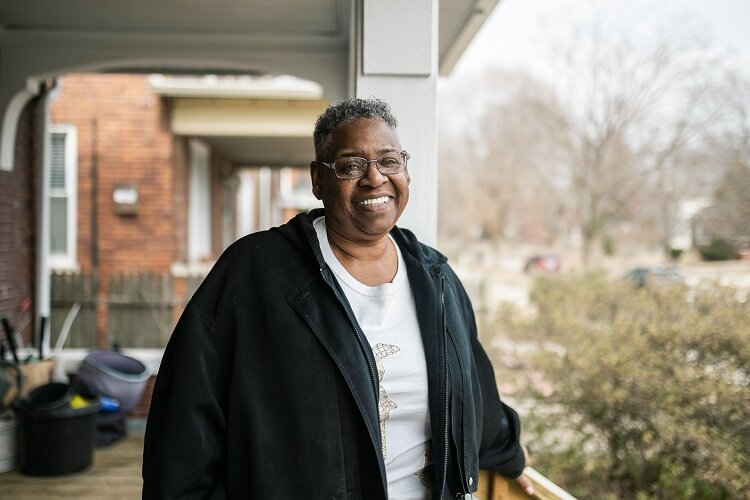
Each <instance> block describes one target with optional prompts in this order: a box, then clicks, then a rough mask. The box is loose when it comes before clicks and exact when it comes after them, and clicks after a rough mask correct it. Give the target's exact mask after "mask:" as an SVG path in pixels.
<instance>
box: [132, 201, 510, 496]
mask: <svg viewBox="0 0 750 500" xmlns="http://www.w3.org/2000/svg"><path fill="white" fill-rule="evenodd" d="M321 215H323V211H322V210H315V211H313V212H311V213H309V214H300V215H298V216H297V217H295V218H294V219H293V220H292V221H290V222H289V223H288V224H285V225H283V226H280V227H278V228H274V229H271V230H269V231H264V232H260V233H255V234H252V235H249V236H246V237H244V238H242V239H240V240H239V241H237V242H236V243H234V244H233V245H232V246H231V247H230V248H228V249H227V250H226V251H225V252H224V254H223V255H222V256H221V258H220V259H219V260H218V262H217V263H216V264H215V266H214V267H213V269H212V270H211V272H210V273H209V275H208V276H207V277H206V279H205V280H204V282H203V284H202V285H201V286H200V288H199V289H198V291H197V292H196V293H195V295H194V296H193V297H192V299H191V300H190V303H189V304H188V305H187V307H186V309H185V311H184V313H183V315H182V317H181V318H180V321H179V323H178V324H177V327H176V328H175V331H174V333H173V334H172V337H171V339H170V341H169V344H168V345H167V348H166V350H165V352H164V357H163V360H162V364H161V368H160V370H159V375H158V377H157V380H156V385H155V387H154V392H153V397H152V401H151V410H150V413H149V417H148V424H147V428H146V437H145V449H144V456H143V480H144V483H143V498H144V499H156V498H159V499H162V498H215V499H219V498H233V499H250V498H272V499H326V500H330V499H341V500H344V499H347V500H348V499H368V500H369V499H386V498H387V493H386V490H387V487H386V478H385V465H384V463H383V460H382V456H381V454H380V435H379V422H378V412H377V395H378V378H377V373H376V367H375V359H374V357H373V355H372V351H371V350H370V348H369V346H368V344H367V340H366V339H365V337H364V334H363V332H362V331H361V329H360V327H359V325H358V324H357V322H356V320H355V318H354V315H353V313H352V311H351V308H350V307H349V304H348V302H347V301H346V298H345V296H344V294H343V292H342V290H341V288H340V287H339V285H338V283H337V281H336V279H335V278H334V276H333V273H332V272H331V271H330V269H329V268H328V266H326V264H325V262H324V260H323V257H322V255H321V252H320V248H319V245H318V240H317V237H316V235H315V230H314V228H313V226H312V222H313V220H315V218H317V217H319V216H321ZM391 234H392V236H393V237H394V239H395V240H396V242H397V243H398V245H399V247H400V249H401V252H402V254H403V257H404V261H405V265H406V270H407V275H408V277H409V282H410V285H411V289H412V292H413V294H414V299H415V303H416V310H417V316H418V320H419V326H420V330H421V334H422V339H423V343H424V351H425V357H426V361H427V369H428V384H429V393H428V396H429V406H430V421H431V433H432V453H433V463H434V489H433V497H434V498H455V495H456V494H457V493H468V492H470V491H475V490H476V487H477V476H478V470H479V468H480V467H481V468H483V469H490V470H494V471H497V472H500V473H502V474H504V475H506V476H508V477H517V476H518V475H520V474H521V472H522V470H523V465H524V459H523V453H522V451H521V448H520V445H519V422H518V417H517V415H516V413H515V411H513V410H512V409H511V408H510V407H508V406H506V405H505V404H504V403H502V402H501V401H500V398H499V396H498V393H497V389H496V385H495V377H494V373H493V370H492V366H491V365H490V362H489V360H488V358H487V355H486V354H485V352H484V350H483V349H482V347H481V346H480V345H479V342H478V341H477V331H476V325H475V321H474V314H473V311H472V307H471V303H470V301H469V298H468V296H467V294H466V292H465V290H464V288H463V286H462V285H461V283H460V281H459V280H458V278H457V277H456V275H455V274H454V273H453V271H452V270H451V268H450V266H448V265H447V263H446V258H445V257H444V256H443V255H442V254H440V253H439V252H437V251H435V250H434V249H432V248H430V247H428V246H426V245H423V244H421V243H420V242H419V241H417V239H416V238H415V236H414V235H413V234H412V233H411V232H409V231H407V230H403V229H399V228H394V229H393V230H392V232H391ZM440 492H442V494H441V493H440Z"/></svg>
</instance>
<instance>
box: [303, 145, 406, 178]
mask: <svg viewBox="0 0 750 500" xmlns="http://www.w3.org/2000/svg"><path fill="white" fill-rule="evenodd" d="M392 153H393V151H389V152H387V153H383V154H382V155H380V156H378V157H377V158H375V159H374V160H368V159H367V158H362V157H360V156H340V157H338V158H336V159H335V160H333V162H331V163H327V162H324V161H318V160H315V162H314V163H317V164H319V165H323V166H324V167H328V168H330V169H331V170H333V173H334V174H336V177H338V178H339V179H348V180H353V179H361V178H362V177H364V176H366V175H367V169H368V168H369V167H370V163H374V164H375V168H377V169H378V172H380V173H381V174H383V175H396V174H398V173H401V172H403V171H404V170H406V166H407V165H406V164H407V162H408V161H409V160H410V159H411V156H410V155H409V153H408V152H407V151H406V150H403V151H399V152H398V153H399V154H400V155H401V156H403V158H404V164H403V167H402V168H400V169H399V170H396V171H395V172H388V173H385V172H383V171H382V170H380V168H381V167H382V165H381V164H380V160H381V159H382V158H383V157H384V156H386V155H389V154H392ZM343 158H346V159H348V160H354V159H356V160H362V161H364V162H365V170H364V172H362V175H359V176H357V177H342V176H341V175H339V173H338V171H337V170H336V161H337V160H340V159H343Z"/></svg>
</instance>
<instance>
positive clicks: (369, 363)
mask: <svg viewBox="0 0 750 500" xmlns="http://www.w3.org/2000/svg"><path fill="white" fill-rule="evenodd" d="M320 274H321V275H322V276H323V281H325V282H326V284H328V286H330V287H331V289H332V290H333V294H334V295H335V296H336V299H337V300H338V301H339V303H340V304H341V307H343V308H344V312H346V317H347V318H349V323H351V324H352V328H354V333H355V335H356V336H357V341H358V342H359V347H360V348H361V349H362V353H363V354H364V355H365V359H367V366H369V367H370V378H371V379H372V386H373V389H374V390H375V402H376V404H377V401H378V397H379V394H380V387H379V386H380V384H379V382H378V376H377V372H376V371H375V366H374V365H373V363H372V360H371V359H370V355H368V353H369V352H371V351H369V350H368V348H369V344H365V341H364V339H363V338H362V337H363V334H362V332H360V330H359V326H358V325H357V322H356V321H355V320H354V317H353V316H352V313H351V312H349V308H348V307H346V303H345V302H344V300H343V299H342V298H341V295H340V294H339V291H338V289H337V288H336V286H335V285H334V284H333V283H331V282H330V281H329V280H328V277H327V276H326V273H325V269H324V268H323V267H321V268H320ZM378 418H379V417H378Z"/></svg>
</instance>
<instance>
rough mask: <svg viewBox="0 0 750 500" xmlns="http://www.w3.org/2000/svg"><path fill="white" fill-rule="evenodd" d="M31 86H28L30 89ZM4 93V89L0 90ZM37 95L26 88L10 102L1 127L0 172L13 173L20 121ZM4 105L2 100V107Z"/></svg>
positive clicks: (6, 107) (0, 102) (0, 103)
mask: <svg viewBox="0 0 750 500" xmlns="http://www.w3.org/2000/svg"><path fill="white" fill-rule="evenodd" d="M29 86H30V85H27V87H29ZM0 91H2V89H0ZM34 95H35V93H34V92H32V91H31V90H29V89H28V88H25V89H23V90H19V91H18V92H16V94H15V95H13V97H11V98H10V99H9V100H8V103H7V104H6V106H5V112H4V113H3V121H2V124H1V125H0V170H4V171H6V172H12V171H13V163H14V161H15V154H14V153H15V151H16V132H17V131H18V120H19V118H21V112H23V108H24V107H25V106H26V103H27V102H29V101H30V100H31V98H32V97H34ZM2 104H3V102H2V99H0V106H1V105H2Z"/></svg>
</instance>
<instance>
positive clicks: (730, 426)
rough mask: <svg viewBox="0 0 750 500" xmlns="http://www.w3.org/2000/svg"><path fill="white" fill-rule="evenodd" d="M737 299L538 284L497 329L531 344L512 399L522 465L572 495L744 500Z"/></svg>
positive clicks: (581, 283) (714, 291) (747, 355)
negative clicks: (525, 456)
mask: <svg viewBox="0 0 750 500" xmlns="http://www.w3.org/2000/svg"><path fill="white" fill-rule="evenodd" d="M737 297H738V294H737V293H736V290H732V289H728V288H723V287H719V286H712V287H705V288H701V289H697V290H689V291H688V289H687V288H685V287H684V286H681V285H678V286H671V287H646V288H643V289H638V290H635V289H633V287H631V286H629V285H628V284H625V283H622V282H612V281H610V280H608V279H606V278H604V277H603V276H585V277H564V276H563V277H541V278H539V279H538V280H537V282H536V284H535V286H534V288H533V291H532V293H531V299H532V303H533V304H534V306H535V308H536V314H534V315H533V316H532V317H528V316H527V317H521V316H520V315H519V314H517V313H516V314H511V313H509V312H508V311H507V310H506V313H505V314H504V315H503V318H502V319H501V320H500V322H498V324H497V326H498V327H499V328H500V329H501V330H502V331H504V332H505V334H506V335H507V336H510V337H511V338H514V339H515V340H521V339H523V340H524V341H532V342H534V344H535V345H536V346H537V349H536V350H534V351H533V353H532V354H528V355H525V356H524V357H523V360H522V364H521V365H520V366H521V367H522V370H520V371H522V372H523V373H524V374H526V375H527V376H526V380H529V381H531V382H532V383H529V384H528V386H527V389H526V390H525V391H524V392H523V393H522V394H521V398H522V399H521V400H520V401H518V403H517V404H518V406H519V408H520V409H521V411H522V412H523V409H524V408H528V410H527V411H526V412H523V413H525V415H524V419H525V430H524V435H525V440H526V441H527V444H528V447H529V449H530V450H531V453H532V455H533V456H534V459H535V466H536V467H537V468H538V469H540V470H541V471H542V472H543V473H545V474H547V475H548V476H550V477H551V478H552V479H553V480H554V481H555V482H557V483H558V484H560V485H561V486H563V487H564V488H566V489H568V490H569V491H570V492H571V493H572V494H574V495H576V496H579V497H581V498H670V499H682V498H685V499H687V498H705V499H709V498H710V499H721V498H750V476H748V475H747V474H746V471H747V470H750V304H748V303H745V302H742V301H739V300H738V299H737ZM496 365H502V363H497V362H496ZM514 372H515V373H511V372H508V373H503V371H502V368H500V373H499V379H501V380H502V381H506V382H507V380H508V377H509V376H513V375H514V374H515V375H518V372H519V369H518V368H517V367H516V368H515V369H514ZM540 380H541V381H542V382H541V383H540ZM550 386H551V391H550V390H549V388H550ZM550 392H551V395H549V394H550ZM545 394H546V395H545Z"/></svg>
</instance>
